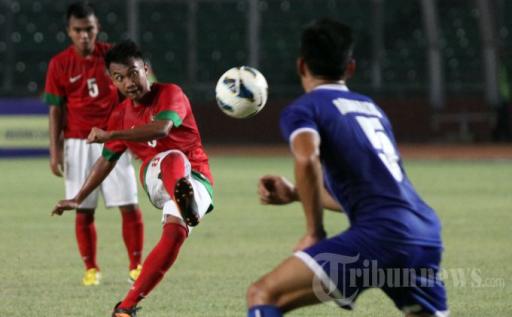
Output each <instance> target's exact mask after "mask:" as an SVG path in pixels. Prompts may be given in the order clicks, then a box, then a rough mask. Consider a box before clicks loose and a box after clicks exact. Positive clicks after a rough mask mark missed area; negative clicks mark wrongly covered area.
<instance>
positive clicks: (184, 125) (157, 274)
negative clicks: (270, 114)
mask: <svg viewBox="0 0 512 317" xmlns="http://www.w3.org/2000/svg"><path fill="white" fill-rule="evenodd" d="M105 64H106V67H107V69H108V71H109V73H110V76H111V78H112V81H113V82H114V84H115V85H116V87H117V88H118V89H119V91H120V92H121V93H122V94H123V95H125V96H126V97H127V99H125V100H124V101H123V102H122V103H120V104H119V105H117V106H116V107H115V109H114V111H113V112H112V115H111V116H110V120H109V124H108V131H105V130H103V129H100V128H93V129H92V131H91V133H90V134H89V136H88V142H89V143H105V144H104V147H103V154H102V157H100V158H99V159H98V160H97V161H96V163H95V165H94V167H93V168H92V171H91V172H90V173H89V175H88V177H87V179H86V181H85V183H84V184H83V186H82V188H81V189H80V191H79V192H78V194H77V195H76V196H75V197H74V198H73V199H70V200H62V201H60V202H59V203H58V204H57V206H56V207H55V208H54V210H53V214H58V215H61V214H62V213H63V212H64V210H70V209H73V208H75V207H76V206H77V205H78V204H80V203H81V202H82V201H83V200H84V199H85V198H86V197H87V196H88V195H89V193H91V192H92V191H93V190H94V189H95V188H96V187H97V186H98V185H99V184H100V183H101V182H102V180H103V179H104V178H105V177H106V176H107V175H108V174H109V172H110V171H111V170H112V169H113V168H114V166H115V165H116V162H117V160H118V159H119V157H120V156H121V155H122V154H123V152H125V151H126V150H127V149H129V150H130V151H131V152H132V153H133V154H134V155H136V156H137V157H138V158H140V159H141V160H142V161H143V164H142V166H141V169H140V181H141V183H142V184H143V186H144V188H145V189H146V191H147V194H148V196H149V199H150V201H151V202H152V203H153V205H155V207H157V208H159V209H162V210H163V219H162V222H163V229H162V236H161V238H160V241H159V242H158V243H157V245H156V246H155V247H154V248H153V250H152V251H151V252H150V253H149V255H148V256H147V258H146V260H145V261H144V265H143V267H142V272H141V274H140V276H139V278H138V279H137V280H136V281H135V283H134V284H133V287H132V288H131V289H130V291H129V292H128V294H127V295H126V297H125V298H124V300H123V301H122V302H120V303H118V304H117V305H116V307H115V308H114V312H113V313H112V316H114V317H128V316H131V317H133V316H135V315H136V311H137V307H136V305H137V303H138V302H139V301H140V300H142V299H143V298H144V297H146V296H147V295H148V294H149V292H150V291H151V290H152V289H153V288H154V287H155V286H156V285H157V284H158V283H159V282H160V280H161V279H162V278H163V276H164V274H165V272H167V270H168V269H169V268H170V267H171V265H172V264H173V263H174V261H175V260H176V257H177V256H178V253H179V250H180V247H181V245H182V244H183V242H184V241H185V239H186V238H187V236H188V234H189V231H190V227H192V226H195V225H197V224H198V223H199V221H200V219H201V218H202V217H203V216H204V215H205V214H206V213H207V212H209V211H210V210H212V209H213V205H212V195H213V192H212V183H213V180H212V176H211V173H210V167H209V165H208V157H207V155H206V153H205V151H204V149H203V146H202V144H201V137H200V135H199V131H198V129H197V125H196V122H195V119H194V115H193V113H192V108H191V107H190V103H189V101H188V99H187V97H186V96H185V94H184V93H183V91H182V90H181V89H180V87H178V86H176V85H174V84H161V83H154V84H153V85H151V86H150V84H149V82H148V79H147V71H148V68H147V64H146V63H145V61H144V58H143V56H142V54H141V52H140V50H139V49H138V47H137V46H136V45H135V43H133V42H131V41H125V42H122V43H119V44H117V45H115V46H114V47H113V48H112V49H111V50H110V51H109V52H108V53H107V56H106V57H105Z"/></svg>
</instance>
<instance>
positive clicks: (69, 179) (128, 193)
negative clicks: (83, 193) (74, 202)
mask: <svg viewBox="0 0 512 317" xmlns="http://www.w3.org/2000/svg"><path fill="white" fill-rule="evenodd" d="M102 149H103V145H102V144H87V143H86V142H85V140H82V139H65V140H64V178H65V187H66V199H71V198H73V197H75V195H76V194H77V193H78V191H79V190H80V188H81V187H82V185H83V183H84V182H85V180H86V178H87V175H89V172H90V171H91V169H92V166H93V165H94V163H95V162H96V160H97V159H98V158H99V157H100V156H101V151H102ZM100 192H101V194H102V195H103V199H104V201H105V206H106V207H107V208H110V207H117V206H124V205H130V204H136V203H138V199H137V179H136V177H135V170H134V169H133V166H132V164H131V155H130V154H129V153H124V154H123V155H122V156H121V157H120V158H119V160H118V161H117V164H116V166H115V167H114V169H113V170H112V171H111V172H110V174H109V175H108V176H107V178H106V179H105V180H104V181H103V183H101V185H100V186H99V187H98V188H96V189H95V190H94V191H93V192H92V193H91V194H90V195H89V196H88V197H87V198H86V199H85V200H84V201H83V202H82V203H81V204H80V207H79V208H84V209H94V208H96V207H97V205H98V196H99V194H100Z"/></svg>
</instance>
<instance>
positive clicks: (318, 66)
mask: <svg viewBox="0 0 512 317" xmlns="http://www.w3.org/2000/svg"><path fill="white" fill-rule="evenodd" d="M353 47H354V39H353V37H352V29H351V28H350V27H349V26H347V25H345V24H343V23H340V22H337V21H334V20H331V19H328V18H323V19H320V20H315V21H313V22H311V23H310V24H308V25H307V26H306V27H305V28H304V30H303V32H302V38H301V43H300V55H301V57H302V58H304V61H305V63H306V65H307V66H308V68H309V70H310V71H311V72H312V73H313V75H316V76H320V77H323V78H325V79H329V80H338V79H340V78H341V77H342V76H343V75H344V74H345V71H346V68H347V65H348V63H349V62H350V61H351V59H352V50H353Z"/></svg>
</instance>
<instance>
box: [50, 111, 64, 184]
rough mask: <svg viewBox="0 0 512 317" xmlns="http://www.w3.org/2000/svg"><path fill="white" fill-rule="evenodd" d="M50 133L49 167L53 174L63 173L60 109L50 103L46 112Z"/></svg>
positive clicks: (59, 174) (60, 175) (59, 175)
mask: <svg viewBox="0 0 512 317" xmlns="http://www.w3.org/2000/svg"><path fill="white" fill-rule="evenodd" d="M48 122H49V133H50V169H51V171H52V173H53V175H55V176H58V177H62V175H63V164H64V163H63V161H64V160H63V152H62V151H63V144H62V143H63V140H62V138H61V134H62V109H61V107H59V106H55V105H51V106H50V111H49V113H48Z"/></svg>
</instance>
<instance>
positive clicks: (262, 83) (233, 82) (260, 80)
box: [215, 66, 268, 119]
mask: <svg viewBox="0 0 512 317" xmlns="http://www.w3.org/2000/svg"><path fill="white" fill-rule="evenodd" d="M215 95H216V98H217V104H218V105H219V108H220V109H221V110H222V111H223V112H224V113H225V114H227V115H228V116H230V117H233V118H237V119H243V118H249V117H252V116H254V115H255V114H257V113H258V112H260V111H261V109H263V107H264V106H265V103H266V102H267V98H268V85H267V81H266V80H265V77H263V75H262V74H261V73H260V72H259V71H258V70H257V69H255V68H252V67H248V66H240V67H233V68H231V69H229V70H228V71H227V72H225V73H224V74H223V75H222V76H220V78H219V81H218V82H217V86H216V87H215Z"/></svg>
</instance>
